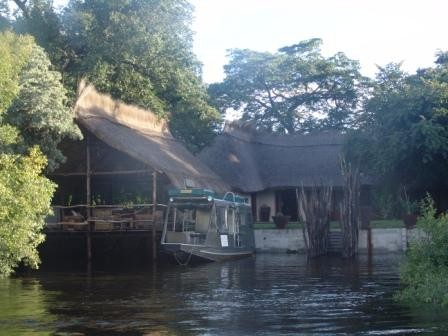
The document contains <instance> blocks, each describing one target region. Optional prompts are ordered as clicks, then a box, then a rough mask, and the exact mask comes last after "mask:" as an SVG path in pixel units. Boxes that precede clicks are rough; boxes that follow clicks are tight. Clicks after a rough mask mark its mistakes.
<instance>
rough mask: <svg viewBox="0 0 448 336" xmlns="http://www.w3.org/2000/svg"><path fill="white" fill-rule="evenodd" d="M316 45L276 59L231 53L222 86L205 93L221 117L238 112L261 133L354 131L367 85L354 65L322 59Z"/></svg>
mask: <svg viewBox="0 0 448 336" xmlns="http://www.w3.org/2000/svg"><path fill="white" fill-rule="evenodd" d="M321 43H322V41H321V40H320V39H311V40H307V41H302V42H300V43H298V44H296V45H293V46H289V47H284V48H281V49H280V50H279V51H278V52H277V53H268V52H256V51H252V50H247V49H235V50H231V52H230V61H229V63H228V64H227V65H226V66H225V67H224V69H225V75H226V77H225V79H224V81H223V82H222V83H217V84H213V85H211V86H210V87H209V93H210V94H211V96H212V97H213V98H214V102H215V104H216V105H217V106H218V107H219V108H220V109H221V112H225V110H226V109H228V108H231V109H235V110H238V111H241V112H242V118H243V119H244V120H251V121H253V122H254V123H255V125H256V126H257V127H258V128H260V129H266V130H270V131H275V132H279V133H294V132H307V131H311V130H316V129H335V130H344V129H346V128H349V127H352V126H353V123H354V121H355V115H356V113H357V112H358V111H359V107H360V102H361V100H362V93H363V92H364V90H365V89H366V88H367V84H368V83H367V80H366V79H365V78H363V77H362V76H361V74H360V73H359V64H358V62H357V61H354V60H351V59H349V58H347V57H346V56H345V55H344V54H343V53H337V54H335V55H334V56H331V57H324V56H322V54H321V51H320V45H321Z"/></svg>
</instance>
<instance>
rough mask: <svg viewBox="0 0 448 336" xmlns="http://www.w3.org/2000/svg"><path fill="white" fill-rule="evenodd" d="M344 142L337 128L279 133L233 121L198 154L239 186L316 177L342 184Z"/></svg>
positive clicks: (249, 188)
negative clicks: (287, 133)
mask: <svg viewBox="0 0 448 336" xmlns="http://www.w3.org/2000/svg"><path fill="white" fill-rule="evenodd" d="M343 142H344V135H342V134H340V133H336V132H319V133H315V134H306V135H296V134H294V135H277V134H272V133H266V132H259V131H256V130H254V129H253V128H252V127H250V125H248V124H243V125H241V124H238V123H232V124H229V125H226V127H225V129H224V132H223V134H221V135H220V136H218V137H217V138H216V139H215V141H214V143H213V144H212V145H211V146H209V147H207V148H205V149H204V150H203V151H202V152H201V153H200V154H199V158H200V159H201V160H202V161H203V162H204V163H205V164H207V165H208V166H209V167H210V168H211V169H213V171H215V172H216V173H217V174H218V175H220V176H221V177H222V178H223V179H224V181H226V182H227V183H229V184H230V185H231V186H232V187H233V188H235V189H238V190H240V191H243V192H257V191H261V190H265V189H269V188H282V187H294V186H301V185H303V186H305V187H306V186H313V185H316V184H320V183H324V184H329V185H333V186H340V185H342V182H343V180H342V175H341V170H340V165H339V162H340V155H341V153H342V146H343Z"/></svg>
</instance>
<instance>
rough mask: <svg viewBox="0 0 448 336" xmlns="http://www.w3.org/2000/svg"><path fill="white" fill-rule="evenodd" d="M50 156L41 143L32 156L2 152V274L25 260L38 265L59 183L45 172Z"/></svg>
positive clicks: (5, 273)
mask: <svg viewBox="0 0 448 336" xmlns="http://www.w3.org/2000/svg"><path fill="white" fill-rule="evenodd" d="M45 165H46V159H45V157H44V156H43V155H42V153H41V152H40V151H39V149H38V148H37V147H34V148H32V149H31V150H30V153H29V155H28V156H19V155H12V154H0V275H8V274H10V273H11V272H12V271H13V269H14V267H16V266H17V265H18V264H19V263H20V262H21V261H24V262H25V263H26V264H28V265H29V266H31V267H33V268H36V267H37V266H38V263H39V256H38V253H37V249H36V248H37V246H38V245H39V244H40V243H41V242H42V241H43V240H44V236H43V234H42V233H41V231H42V228H43V225H44V219H45V216H46V215H47V214H48V213H50V212H51V209H50V202H51V197H52V195H53V192H54V189H55V186H54V184H53V183H52V182H50V181H49V180H48V179H47V178H45V177H43V176H41V173H42V170H43V169H44V167H45Z"/></svg>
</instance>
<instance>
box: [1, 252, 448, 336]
mask: <svg viewBox="0 0 448 336" xmlns="http://www.w3.org/2000/svg"><path fill="white" fill-rule="evenodd" d="M400 258H401V257H400V256H399V255H387V256H386V255H383V256H381V255H379V256H375V257H373V258H368V257H367V256H360V257H358V259H356V260H354V261H343V260H341V259H339V258H337V257H334V258H329V257H327V258H322V259H319V260H313V261H307V259H306V257H304V256H301V255H283V254H282V255H268V254H266V255H263V254H260V255H257V256H256V257H252V258H247V259H244V260H239V261H235V262H226V263H209V264H202V265H196V266H191V267H182V266H164V267H162V266H160V265H159V266H157V267H152V268H148V269H146V270H138V271H136V270H135V269H133V270H129V269H128V270H121V271H116V270H115V271H113V272H111V271H110V270H109V271H101V270H98V269H95V268H94V270H93V271H92V273H89V274H86V273H85V272H60V271H59V272H55V271H39V272H36V273H32V274H31V275H22V276H19V277H14V278H10V279H3V280H0V334H1V335H303V334H305V335H353V334H355V335H407V334H434V335H438V334H439V335H445V334H448V314H447V313H446V311H445V312H444V311H441V310H437V309H432V310H431V309H429V308H425V307H411V306H407V305H403V304H399V303H397V302H396V301H394V299H393V293H394V292H395V291H396V290H397V289H398V286H399V280H398V271H399V262H400Z"/></svg>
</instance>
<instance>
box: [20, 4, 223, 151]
mask: <svg viewBox="0 0 448 336" xmlns="http://www.w3.org/2000/svg"><path fill="white" fill-rule="evenodd" d="M191 18H192V6H191V5H190V4H189V3H188V2H187V1H185V0H180V1H179V0H149V1H140V0H117V1H107V0H96V1H92V0H85V1H84V0H71V1H69V3H68V5H67V7H66V8H65V9H64V11H63V12H62V13H56V12H55V11H54V9H53V7H52V3H51V1H49V0H32V1H28V3H27V4H26V6H25V7H24V8H23V11H22V16H21V17H19V19H18V20H16V22H15V27H16V29H20V31H23V32H28V33H30V34H32V35H33V36H35V37H36V39H37V41H38V43H39V44H40V45H41V46H43V47H44V48H45V49H46V50H47V52H48V53H49V54H50V58H51V60H52V61H53V62H54V64H56V65H58V66H59V69H60V70H61V71H62V72H63V76H64V83H65V85H66V87H67V88H69V90H70V93H71V97H72V98H73V99H74V96H75V92H76V86H77V83H78V82H79V80H80V79H81V78H83V77H86V78H87V79H88V81H90V82H92V83H93V84H94V85H95V86H96V87H97V88H98V89H99V90H100V91H103V92H106V93H109V94H111V95H112V96H113V97H114V98H117V99H121V100H123V101H125V102H127V103H131V104H137V105H139V106H142V107H144V108H149V109H151V110H152V111H153V112H154V113H156V114H157V115H158V116H160V117H161V118H168V119H169V121H170V129H171V132H172V133H173V135H174V136H176V137H177V138H178V139H180V140H182V141H184V142H185V143H186V144H187V145H189V147H190V149H192V150H197V149H199V148H201V147H203V146H204V145H205V144H206V143H207V142H209V141H210V140H211V137H212V136H213V134H214V130H215V128H216V126H217V124H218V122H219V121H220V114H219V113H218V111H217V110H216V109H215V108H213V107H211V106H210V105H209V103H208V95H207V92H206V90H205V88H204V86H203V84H202V82H201V77H200V64H199V62H198V61H197V59H196V57H195V55H194V54H193V52H192V31H191V29H190V24H191Z"/></svg>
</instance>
